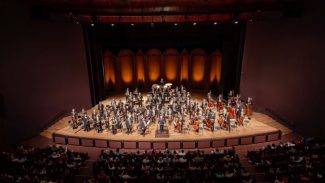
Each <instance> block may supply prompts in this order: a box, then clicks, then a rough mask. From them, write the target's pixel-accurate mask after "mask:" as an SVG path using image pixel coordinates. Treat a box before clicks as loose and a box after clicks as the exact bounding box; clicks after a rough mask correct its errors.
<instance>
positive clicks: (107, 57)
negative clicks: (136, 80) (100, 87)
mask: <svg viewBox="0 0 325 183" xmlns="http://www.w3.org/2000/svg"><path fill="white" fill-rule="evenodd" d="M103 62H104V74H105V77H104V78H105V88H106V90H107V91H114V90H116V83H117V81H116V57H115V56H114V55H113V54H112V53H111V52H109V51H106V52H105V54H104V59H103Z"/></svg>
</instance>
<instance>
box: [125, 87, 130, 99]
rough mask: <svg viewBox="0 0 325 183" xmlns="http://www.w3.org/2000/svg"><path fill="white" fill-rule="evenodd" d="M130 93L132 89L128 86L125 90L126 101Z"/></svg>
mask: <svg viewBox="0 0 325 183" xmlns="http://www.w3.org/2000/svg"><path fill="white" fill-rule="evenodd" d="M129 95H130V91H129V88H127V89H126V91H125V101H126V102H127V101H128V98H129Z"/></svg>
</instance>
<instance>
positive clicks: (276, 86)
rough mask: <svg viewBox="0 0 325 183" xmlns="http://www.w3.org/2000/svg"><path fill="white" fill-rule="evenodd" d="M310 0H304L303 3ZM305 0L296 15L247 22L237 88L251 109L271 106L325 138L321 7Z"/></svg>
mask: <svg viewBox="0 0 325 183" xmlns="http://www.w3.org/2000/svg"><path fill="white" fill-rule="evenodd" d="M307 3H308V4H307ZM323 7H325V6H324V3H321V1H306V2H305V8H304V14H303V16H302V17H300V18H284V19H272V20H261V21H258V22H255V23H252V24H249V25H248V26H247V31H246V40H245V47H244V56H243V67H242V76H241V93H242V95H243V96H245V97H247V96H252V97H253V101H254V104H255V109H256V110H259V111H265V109H266V108H268V109H270V110H272V111H273V112H274V113H276V114H277V115H278V116H280V117H281V118H283V119H284V121H287V123H288V124H289V125H291V126H292V127H293V128H295V129H296V130H297V131H298V132H300V133H301V134H303V135H309V136H310V135H316V136H322V137H324V136H325V135H324V132H325V130H324V127H325V120H324V115H323V113H324V110H325V107H324V102H325V100H324V93H325V86H324V81H325V79H324V78H325V77H324V73H325V62H324V60H325V51H324V48H325V47H324V44H325V24H324V23H323V22H325V13H324V12H325V11H324V10H321V9H320V8H322V9H324V8H323Z"/></svg>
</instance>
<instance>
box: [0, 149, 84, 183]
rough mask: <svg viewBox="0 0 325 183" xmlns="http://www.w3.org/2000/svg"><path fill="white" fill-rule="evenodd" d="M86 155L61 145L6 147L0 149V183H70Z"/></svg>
mask: <svg viewBox="0 0 325 183" xmlns="http://www.w3.org/2000/svg"><path fill="white" fill-rule="evenodd" d="M87 158H88V155H87V154H85V153H78V152H72V151H70V150H68V149H65V148H63V147H62V146H48V147H47V148H45V149H39V148H34V147H24V146H18V147H15V148H6V149H3V150H1V152H0V164H1V166H0V182H24V183H25V182H51V183H55V182H57V183H61V182H72V181H73V176H74V175H75V174H76V173H77V172H78V170H79V168H80V167H81V166H82V165H83V163H84V161H85V160H86V159H87Z"/></svg>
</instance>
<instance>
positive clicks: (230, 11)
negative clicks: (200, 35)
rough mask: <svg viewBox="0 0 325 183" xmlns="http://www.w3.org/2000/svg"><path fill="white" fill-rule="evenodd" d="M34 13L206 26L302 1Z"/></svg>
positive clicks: (63, 5) (147, 2)
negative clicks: (196, 23) (201, 24)
mask: <svg viewBox="0 0 325 183" xmlns="http://www.w3.org/2000/svg"><path fill="white" fill-rule="evenodd" d="M31 2H32V6H33V9H34V11H38V12H42V13H39V14H42V15H46V16H48V17H53V16H54V17H55V16H62V15H64V16H65V17H66V18H68V19H70V20H72V21H80V22H94V21H96V22H102V23H107V22H111V23H112V22H122V23H129V22H131V23H132V22H134V23H139V22H142V23H143V22H205V21H229V20H233V19H234V18H236V19H239V20H248V19H251V18H252V17H256V16H259V15H260V14H261V13H262V12H284V11H288V10H290V9H293V8H295V7H297V3H298V2H299V4H300V2H301V0H32V1H31Z"/></svg>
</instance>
